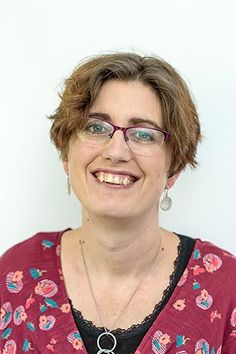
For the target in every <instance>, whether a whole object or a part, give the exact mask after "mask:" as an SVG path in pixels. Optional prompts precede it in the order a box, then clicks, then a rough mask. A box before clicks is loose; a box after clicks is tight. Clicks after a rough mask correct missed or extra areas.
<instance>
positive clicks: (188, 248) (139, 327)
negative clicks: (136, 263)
mask: <svg viewBox="0 0 236 354" xmlns="http://www.w3.org/2000/svg"><path fill="white" fill-rule="evenodd" d="M178 237H179V238H180V243H179V245H178V255H177V258H176V260H175V262H174V271H173V273H172V274H171V275H170V279H169V285H168V287H167V288H166V289H165V291H164V292H163V296H162V300H161V301H160V302H159V303H158V304H156V306H155V308H154V310H153V312H152V313H151V314H150V315H148V316H147V317H145V318H144V320H143V321H142V323H141V324H135V325H133V326H131V327H130V328H128V329H120V328H119V329H116V330H113V331H112V333H113V334H114V335H115V337H116V339H117V346H116V348H115V354H133V353H134V352H135V350H136V349H137V347H138V346H139V344H140V342H141V340H142V339H143V337H144V336H145V334H146V333H147V331H148V330H149V328H150V327H151V325H152V323H153V322H154V321H155V319H156V318H157V316H158V315H159V313H160V312H161V310H162V309H163V308H164V306H165V304H166V303H167V302H168V300H169V298H170V296H171V294H172V292H173V291H174V289H175V287H176V285H177V283H178V281H179V279H180V277H181V275H182V274H183V272H184V270H185V268H186V266H187V264H188V261H189V258H190V257H191V254H192V251H193V248H194V245H195V240H194V239H192V238H190V237H188V236H183V235H178ZM69 301H70V304H71V308H72V313H73V316H74V319H75V322H76V324H77V327H78V330H79V332H80V334H81V337H82V340H83V342H84V345H85V347H86V350H87V352H88V353H89V354H97V352H98V350H99V349H98V347H97V338H98V336H99V335H100V334H101V333H102V332H103V331H104V329H103V328H100V327H96V326H95V325H94V324H93V323H92V322H91V321H88V320H86V319H84V318H83V316H82V313H81V312H80V311H79V310H78V309H75V308H74V307H73V305H72V303H71V300H70V299H69ZM101 343H102V347H103V348H111V347H112V345H113V340H112V339H111V338H110V337H109V336H104V337H103V339H102V341H101Z"/></svg>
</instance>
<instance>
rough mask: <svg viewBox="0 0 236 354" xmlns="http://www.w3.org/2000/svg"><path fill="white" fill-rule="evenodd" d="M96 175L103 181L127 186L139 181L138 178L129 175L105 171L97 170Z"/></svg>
mask: <svg viewBox="0 0 236 354" xmlns="http://www.w3.org/2000/svg"><path fill="white" fill-rule="evenodd" d="M93 175H94V177H96V178H97V179H98V180H99V182H101V183H108V184H115V185H121V186H127V185H129V184H132V183H134V182H136V181H137V178H135V177H133V176H128V175H118V174H117V175H116V174H112V173H105V172H101V171H99V172H95V173H94V174H93Z"/></svg>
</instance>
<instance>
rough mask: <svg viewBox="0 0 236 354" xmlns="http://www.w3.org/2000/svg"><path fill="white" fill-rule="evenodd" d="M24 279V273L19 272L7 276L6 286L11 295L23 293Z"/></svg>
mask: <svg viewBox="0 0 236 354" xmlns="http://www.w3.org/2000/svg"><path fill="white" fill-rule="evenodd" d="M22 278H23V272H21V271H19V270H18V271H16V272H10V273H8V274H7V277H6V286H7V289H8V291H9V292H10V293H19V292H20V291H21V289H22V288H23V282H22Z"/></svg>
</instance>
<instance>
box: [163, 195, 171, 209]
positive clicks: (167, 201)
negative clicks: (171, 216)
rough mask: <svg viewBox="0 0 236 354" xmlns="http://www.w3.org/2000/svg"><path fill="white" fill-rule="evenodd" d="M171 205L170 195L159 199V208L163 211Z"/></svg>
mask: <svg viewBox="0 0 236 354" xmlns="http://www.w3.org/2000/svg"><path fill="white" fill-rule="evenodd" d="M171 205H172V200H171V198H170V197H165V198H163V199H162V200H161V202H160V208H161V210H163V211H168V210H170V208H171Z"/></svg>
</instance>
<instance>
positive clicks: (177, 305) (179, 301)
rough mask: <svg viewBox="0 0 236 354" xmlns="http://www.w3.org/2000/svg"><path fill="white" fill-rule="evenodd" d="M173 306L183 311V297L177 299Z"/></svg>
mask: <svg viewBox="0 0 236 354" xmlns="http://www.w3.org/2000/svg"><path fill="white" fill-rule="evenodd" d="M173 306H174V308H175V309H176V310H179V311H183V309H184V308H185V299H178V300H177V301H175V303H174V305H173Z"/></svg>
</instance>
